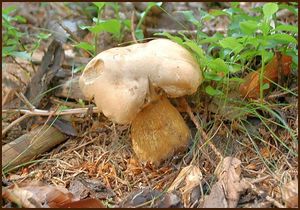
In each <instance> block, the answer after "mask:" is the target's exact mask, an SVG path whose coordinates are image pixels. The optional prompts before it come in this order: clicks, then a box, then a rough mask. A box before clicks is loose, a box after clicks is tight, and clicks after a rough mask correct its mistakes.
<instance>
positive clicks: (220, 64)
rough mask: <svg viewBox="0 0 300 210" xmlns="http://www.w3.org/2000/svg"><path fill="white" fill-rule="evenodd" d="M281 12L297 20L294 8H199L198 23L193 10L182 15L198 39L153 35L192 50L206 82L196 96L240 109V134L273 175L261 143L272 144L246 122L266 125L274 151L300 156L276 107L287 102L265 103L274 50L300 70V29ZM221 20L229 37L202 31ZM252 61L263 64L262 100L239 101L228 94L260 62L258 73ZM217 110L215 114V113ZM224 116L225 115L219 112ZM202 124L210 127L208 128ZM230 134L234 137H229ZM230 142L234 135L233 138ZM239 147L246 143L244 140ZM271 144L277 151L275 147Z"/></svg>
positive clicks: (273, 164) (294, 135)
mask: <svg viewBox="0 0 300 210" xmlns="http://www.w3.org/2000/svg"><path fill="white" fill-rule="evenodd" d="M281 9H289V10H290V11H292V12H293V13H294V14H295V16H298V9H296V7H295V5H293V4H291V5H286V4H277V3H266V4H264V6H263V7H259V8H253V9H252V12H255V13H256V15H254V16H251V15H249V14H247V13H246V12H245V11H244V10H242V9H241V8H239V2H234V3H231V7H230V8H226V9H223V10H212V11H210V12H205V11H202V10H200V9H199V14H200V18H199V19H197V18H195V16H194V14H193V13H192V12H191V11H181V13H182V14H183V15H184V16H185V18H186V19H187V20H188V22H190V23H191V24H192V25H193V26H194V27H195V28H196V29H197V33H196V35H195V37H187V36H186V35H185V34H182V33H180V34H179V35H171V34H168V33H157V34H155V35H159V36H164V37H167V38H169V39H171V40H173V41H175V42H177V43H178V44H180V45H182V46H184V47H186V48H187V49H188V50H190V51H191V52H192V54H193V55H194V57H195V58H196V60H197V61H198V63H199V65H200V68H201V70H202V72H203V76H204V82H203V84H202V86H201V89H200V90H199V91H198V93H197V94H199V92H205V93H206V94H207V95H208V96H212V97H211V98H218V99H219V108H218V109H219V110H221V109H222V108H220V107H226V105H227V104H230V107H232V106H234V110H235V111H236V110H239V111H238V114H237V115H236V116H235V118H234V119H232V120H237V122H239V123H238V124H239V125H241V126H240V128H239V132H241V133H243V134H244V135H246V136H248V137H249V140H250V142H251V145H253V147H254V149H253V152H255V153H257V155H258V157H259V158H260V159H261V161H262V162H263V163H264V165H265V166H266V168H267V169H268V171H270V172H271V174H274V171H275V170H276V169H277V166H276V160H275V159H270V160H268V159H266V158H265V157H262V155H261V154H260V149H259V147H258V145H257V144H263V145H270V143H269V142H268V141H266V140H265V139H264V137H263V136H262V135H261V134H259V133H258V134H257V135H253V134H252V133H251V131H250V130H248V128H246V127H245V124H249V122H248V121H247V118H246V116H252V117H255V118H257V119H259V120H260V121H261V123H262V126H263V127H264V128H265V129H266V130H267V132H269V133H270V134H271V136H272V140H273V141H274V142H275V143H274V144H275V145H276V149H277V150H278V151H279V152H280V153H282V152H284V153H285V152H286V153H288V154H289V155H291V156H293V157H297V156H298V152H297V151H295V149H293V148H292V147H291V144H290V142H294V143H295V142H297V132H296V131H295V130H293V129H292V128H291V127H290V125H289V124H288V123H287V122H286V120H285V119H284V118H283V117H282V116H281V115H279V114H278V113H277V112H276V109H275V108H274V107H279V109H281V108H283V107H286V106H287V104H280V103H277V104H272V103H270V102H268V101H265V100H262V99H263V94H262V93H263V90H264V89H268V88H269V87H270V86H269V85H268V84H267V83H266V84H263V74H264V67H265V65H266V64H267V63H268V62H269V61H270V60H271V59H272V58H273V56H274V55H275V52H282V53H283V54H287V55H289V56H291V57H292V62H293V63H292V69H294V70H295V69H298V50H297V45H298V42H297V40H296V38H295V37H297V36H298V28H297V26H293V25H288V24H285V23H281V22H279V21H278V20H277V18H276V14H277V12H278V11H280V10H281ZM217 16H226V17H227V18H228V19H229V26H228V28H227V29H228V30H227V32H226V33H225V34H221V33H219V32H217V33H215V34H213V35H207V34H205V33H203V32H202V31H201V30H202V29H203V28H204V26H205V25H206V24H208V21H210V20H212V19H213V18H216V17H217ZM254 59H257V60H259V61H260V63H261V66H262V68H261V69H262V70H261V72H260V100H259V101H250V102H249V101H245V100H243V99H240V98H235V97H232V98H231V97H230V95H229V91H231V90H232V89H231V88H232V87H235V86H238V85H239V84H240V83H241V82H243V79H242V78H241V77H242V75H243V72H244V71H245V72H249V71H254V70H256V69H257V64H256V66H254V68H256V69H252V68H253V67H252V66H251V63H252V61H253V60H254ZM232 84H235V85H232ZM271 84H273V85H274V86H276V87H277V88H278V89H280V90H281V91H283V92H284V93H288V94H291V95H293V96H294V97H295V96H296V97H297V96H298V94H297V93H294V92H292V91H291V90H289V89H288V88H286V87H283V86H281V85H279V84H276V83H275V82H271ZM233 89H234V88H233ZM234 91H236V90H234ZM234 91H233V92H234ZM196 98H197V97H196ZM198 98H199V97H198ZM196 102H197V101H196ZM295 106H296V105H295ZM219 110H215V111H216V113H218V111H219ZM221 117H224V116H222V114H221ZM200 121H201V120H200ZM214 122H215V121H213V123H214ZM203 126H206V127H207V126H208V125H203ZM274 127H276V128H277V129H281V130H282V131H285V132H286V133H287V135H288V139H289V140H288V141H287V140H286V141H283V140H282V139H281V138H280V136H279V134H278V132H277V131H276V130H274ZM229 135H232V134H231V133H229ZM232 138H234V137H233V136H232ZM289 141H290V142H289ZM239 143H240V144H242V145H243V144H244V143H243V142H239ZM295 144H296V143H295ZM271 146H272V147H274V145H271ZM279 146H280V147H279Z"/></svg>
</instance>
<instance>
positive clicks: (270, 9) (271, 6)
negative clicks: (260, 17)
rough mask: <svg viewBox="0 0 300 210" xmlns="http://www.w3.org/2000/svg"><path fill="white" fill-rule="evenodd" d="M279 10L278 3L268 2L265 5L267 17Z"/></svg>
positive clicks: (264, 9) (264, 11)
mask: <svg viewBox="0 0 300 210" xmlns="http://www.w3.org/2000/svg"><path fill="white" fill-rule="evenodd" d="M277 11H278V5H277V4H276V3H266V4H264V6H263V13H264V16H265V18H270V17H271V16H272V15H273V14H275V13H276V12H277Z"/></svg>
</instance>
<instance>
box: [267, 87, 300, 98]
mask: <svg viewBox="0 0 300 210" xmlns="http://www.w3.org/2000/svg"><path fill="white" fill-rule="evenodd" d="M297 89H298V87H295V88H293V89H292V90H291V91H292V92H293V91H296V90H297ZM289 93H290V92H279V93H276V92H275V93H273V94H272V95H269V96H267V99H273V98H278V97H281V96H284V95H287V94H289Z"/></svg>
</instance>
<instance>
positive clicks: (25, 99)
mask: <svg viewBox="0 0 300 210" xmlns="http://www.w3.org/2000/svg"><path fill="white" fill-rule="evenodd" d="M15 94H16V96H18V98H19V99H20V100H21V101H23V102H24V104H25V105H26V106H27V108H28V109H29V110H31V111H33V110H34V109H35V106H33V105H32V104H31V103H30V102H29V101H28V99H27V98H26V97H25V96H24V94H23V93H21V92H20V93H18V92H17V91H15Z"/></svg>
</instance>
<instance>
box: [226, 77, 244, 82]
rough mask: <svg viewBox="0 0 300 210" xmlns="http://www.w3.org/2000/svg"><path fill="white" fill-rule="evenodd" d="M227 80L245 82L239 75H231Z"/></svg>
mask: <svg viewBox="0 0 300 210" xmlns="http://www.w3.org/2000/svg"><path fill="white" fill-rule="evenodd" d="M229 80H230V81H232V82H237V83H242V82H245V80H244V79H242V78H239V77H231V78H230V79H229Z"/></svg>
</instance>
